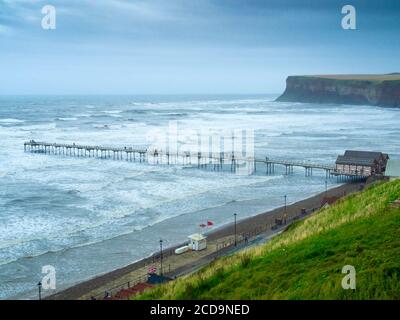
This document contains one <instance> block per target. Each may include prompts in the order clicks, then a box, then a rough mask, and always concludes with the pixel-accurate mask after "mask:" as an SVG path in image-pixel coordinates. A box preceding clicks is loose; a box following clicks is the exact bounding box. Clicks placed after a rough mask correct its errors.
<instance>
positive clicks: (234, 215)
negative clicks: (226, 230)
mask: <svg viewBox="0 0 400 320" xmlns="http://www.w3.org/2000/svg"><path fill="white" fill-rule="evenodd" d="M236 216H237V214H236V213H234V214H233V217H234V219H235V247H236V245H237V240H236Z"/></svg>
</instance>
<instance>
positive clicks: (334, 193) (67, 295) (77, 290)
mask: <svg viewBox="0 0 400 320" xmlns="http://www.w3.org/2000/svg"><path fill="white" fill-rule="evenodd" d="M363 185H365V183H363V182H362V183H360V182H349V183H345V184H342V185H340V186H337V187H335V188H332V189H329V190H328V191H327V192H325V191H324V192H320V193H318V194H316V195H314V196H311V197H308V198H305V199H303V200H300V201H297V202H294V203H291V204H288V205H287V206H286V211H285V208H284V206H282V207H278V208H275V209H272V210H269V211H266V212H262V213H259V214H256V215H254V216H252V217H247V218H244V219H242V220H238V221H237V223H236V230H237V235H238V237H239V235H240V236H242V238H243V237H244V236H247V237H249V238H251V237H257V236H258V237H260V236H261V235H263V236H264V237H265V238H266V239H267V238H270V237H271V236H273V235H275V234H277V233H278V232H281V231H282V230H283V229H284V228H286V227H287V226H288V225H289V224H291V223H292V222H293V221H296V219H298V217H299V216H300V212H301V210H302V209H303V208H304V209H306V210H307V214H306V215H304V217H305V216H308V215H309V214H312V213H313V212H314V211H316V210H317V209H319V208H320V207H321V201H322V200H323V199H324V198H325V197H327V198H332V197H335V198H341V197H343V196H346V195H348V194H349V193H352V192H356V191H359V190H360V186H363ZM285 212H286V214H285ZM284 215H286V218H287V220H288V221H289V223H288V224H284V225H283V228H275V229H273V228H272V226H274V225H275V221H276V220H275V219H282V218H283V217H284ZM233 234H234V223H233V222H232V223H227V224H225V225H224V226H221V227H219V228H217V229H215V230H211V231H209V232H206V233H205V235H207V240H208V243H209V247H210V252H208V253H207V254H206V252H204V251H203V252H199V253H194V254H192V257H190V258H189V260H188V261H184V258H187V256H186V254H183V255H179V256H177V255H175V254H174V250H175V249H176V248H178V247H181V246H182V245H184V244H185V243H180V244H177V245H174V246H172V247H169V248H166V249H165V251H163V256H164V259H168V258H170V259H174V260H182V261H179V263H178V264H177V268H176V269H175V270H173V271H172V272H171V270H170V271H169V272H165V275H167V276H170V277H174V276H177V275H179V276H180V275H183V274H187V273H190V272H193V269H196V266H197V267H201V266H202V265H204V264H207V263H209V262H210V261H212V260H213V259H215V258H216V257H218V256H220V255H224V254H228V253H229V250H225V248H222V250H221V246H225V244H226V243H228V242H229V241H230V244H232V238H233ZM218 247H220V249H218ZM211 248H212V249H211ZM215 248H216V249H215ZM229 248H230V247H229V246H228V249H229ZM207 250H208V249H207ZM218 250H221V253H222V254H220V252H219V251H218ZM225 251H226V252H225ZM158 256H159V253H154V254H151V255H150V256H148V257H145V258H143V259H140V260H137V261H135V262H132V263H130V264H129V265H127V266H125V267H122V268H118V269H115V270H113V271H110V272H106V273H104V274H101V275H97V276H94V277H93V278H92V279H89V280H86V281H83V282H80V283H77V284H75V285H72V286H71V287H69V288H66V289H63V290H61V291H60V292H57V293H54V294H51V295H48V296H46V297H44V299H48V300H75V299H82V298H83V299H88V298H89V297H90V296H94V295H95V294H91V293H97V295H98V296H100V295H101V294H103V293H104V289H105V288H110V289H112V288H122V285H123V283H124V281H125V283H128V286H129V280H128V281H126V279H127V278H128V279H129V276H131V278H132V279H133V278H134V276H135V275H137V274H138V273H139V271H140V270H142V273H143V270H146V267H148V266H149V265H155V264H157V259H158ZM210 259H211V260H210ZM208 260H209V261H208ZM185 262H187V263H186V264H185ZM204 262H205V263H204ZM140 278H141V279H142V280H143V281H144V280H145V275H141V276H140V277H139V278H135V280H138V281H140ZM116 283H119V284H118V285H116ZM120 284H121V285H120Z"/></svg>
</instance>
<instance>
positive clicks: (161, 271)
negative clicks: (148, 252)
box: [160, 239, 163, 276]
mask: <svg viewBox="0 0 400 320" xmlns="http://www.w3.org/2000/svg"><path fill="white" fill-rule="evenodd" d="M162 243H163V241H162V239H160V264H161V265H160V276H162V275H163V267H162V260H163V252H162Z"/></svg>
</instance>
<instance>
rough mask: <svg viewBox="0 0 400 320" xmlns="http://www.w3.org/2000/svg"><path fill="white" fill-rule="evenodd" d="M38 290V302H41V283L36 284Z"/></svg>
mask: <svg viewBox="0 0 400 320" xmlns="http://www.w3.org/2000/svg"><path fill="white" fill-rule="evenodd" d="M37 286H38V290H39V300H42V283H41V282H40V281H39V283H38V284H37Z"/></svg>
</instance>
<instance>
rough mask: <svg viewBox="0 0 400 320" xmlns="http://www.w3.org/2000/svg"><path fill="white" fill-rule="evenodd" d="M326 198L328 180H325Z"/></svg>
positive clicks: (326, 194)
mask: <svg viewBox="0 0 400 320" xmlns="http://www.w3.org/2000/svg"><path fill="white" fill-rule="evenodd" d="M327 196H328V180H325V197H327Z"/></svg>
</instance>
